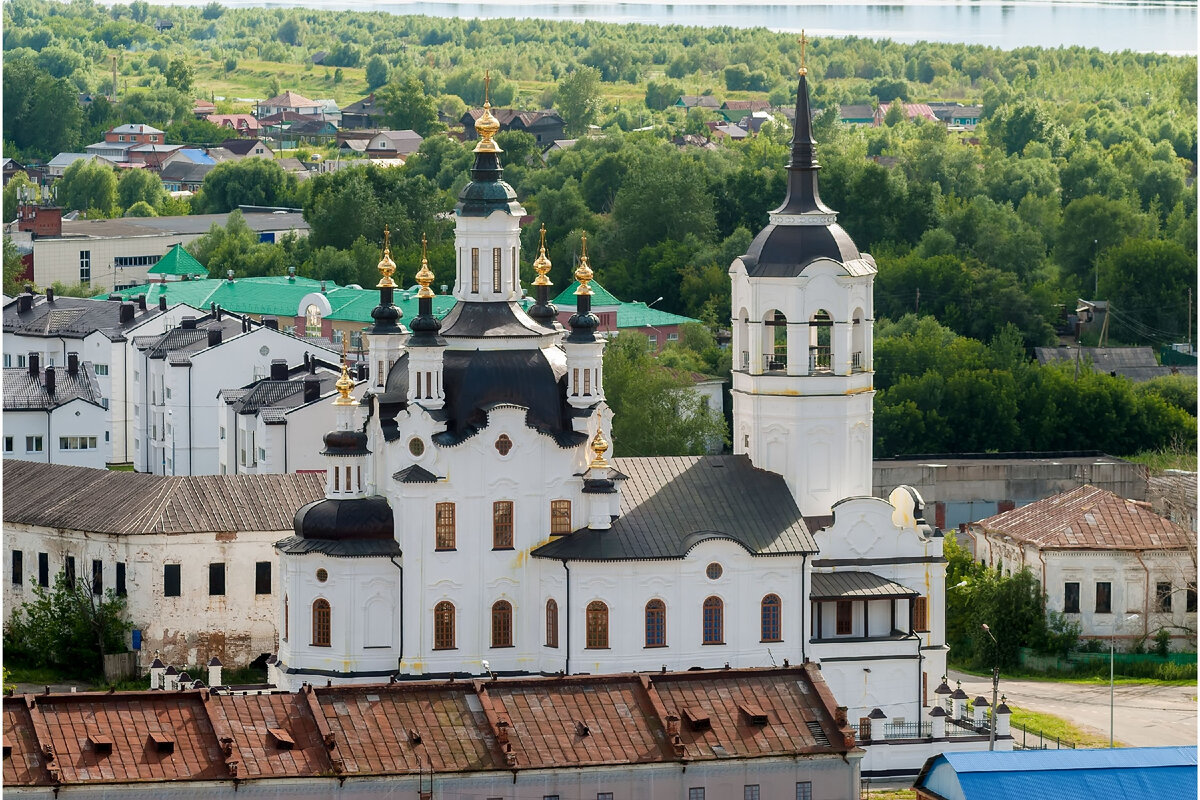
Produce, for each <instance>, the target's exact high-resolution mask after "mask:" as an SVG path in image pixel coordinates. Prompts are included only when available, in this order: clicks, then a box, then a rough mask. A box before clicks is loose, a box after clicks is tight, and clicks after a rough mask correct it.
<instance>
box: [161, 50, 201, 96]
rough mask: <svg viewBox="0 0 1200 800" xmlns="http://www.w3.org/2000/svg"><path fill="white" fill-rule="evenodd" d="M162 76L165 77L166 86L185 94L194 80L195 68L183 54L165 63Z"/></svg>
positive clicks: (190, 88)
mask: <svg viewBox="0 0 1200 800" xmlns="http://www.w3.org/2000/svg"><path fill="white" fill-rule="evenodd" d="M163 76H164V77H165V78H166V79H167V86H170V87H171V88H172V89H178V90H179V91H181V92H183V93H184V94H187V93H188V92H190V91H191V90H192V84H193V83H194V82H195V80H196V70H195V69H194V68H193V67H192V65H191V63H189V62H188V61H187V60H186V59H184V58H183V56H176V57H175V58H172V59H171V63H169V64H167V68H166V70H165V71H164V72H163Z"/></svg>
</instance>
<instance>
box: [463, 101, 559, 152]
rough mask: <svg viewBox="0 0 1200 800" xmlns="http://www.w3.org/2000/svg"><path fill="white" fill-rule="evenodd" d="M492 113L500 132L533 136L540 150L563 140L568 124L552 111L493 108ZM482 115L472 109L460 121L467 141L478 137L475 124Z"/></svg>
mask: <svg viewBox="0 0 1200 800" xmlns="http://www.w3.org/2000/svg"><path fill="white" fill-rule="evenodd" d="M491 113H492V115H493V117H494V118H495V119H496V121H497V122H499V123H500V130H502V131H524V132H525V133H528V134H530V135H531V136H533V138H534V139H535V140H536V141H537V144H538V147H539V148H543V149H544V148H546V147H549V146H550V145H551V144H552V143H553V142H555V141H557V140H559V139H561V138H563V128H564V127H565V125H566V123H565V122H563V118H562V117H560V116H559V115H558V112H557V111H554V110H552V109H547V110H545V111H519V110H516V109H512V108H493V109H491ZM482 114H483V111H482V110H480V109H477V108H472V109H469V110H467V111H466V113H464V114H463V115H462V117H461V118H460V119H459V123H460V124H461V125H462V126H463V135H464V137H465V138H466V140H467V141H474V140H475V139H476V138H477V137H478V134H477V133H476V132H475V123H476V121H478V119H479V118H480V116H482Z"/></svg>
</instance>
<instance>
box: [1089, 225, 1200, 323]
mask: <svg viewBox="0 0 1200 800" xmlns="http://www.w3.org/2000/svg"><path fill="white" fill-rule="evenodd" d="M1195 285H1196V256H1195V254H1194V253H1189V252H1188V251H1187V250H1185V249H1184V248H1183V247H1182V246H1181V245H1179V244H1178V243H1176V242H1169V241H1164V240H1162V239H1127V240H1126V241H1125V242H1123V243H1122V244H1119V245H1117V246H1116V247H1114V248H1112V249H1111V250H1109V251H1107V252H1105V253H1104V255H1103V256H1102V257H1101V259H1100V296H1101V297H1105V298H1110V300H1111V308H1112V310H1111V311H1110V314H1111V318H1110V319H1109V334H1110V335H1111V336H1112V337H1113V338H1114V339H1117V340H1118V341H1123V342H1130V343H1140V344H1150V343H1154V344H1171V343H1173V342H1186V341H1189V340H1193V341H1194V334H1193V333H1192V331H1189V330H1188V316H1189V311H1190V312H1191V315H1190V316H1191V320H1192V324H1193V328H1192V330H1195V323H1196V314H1195V295H1194V290H1195ZM1189 289H1191V290H1192V291H1193V294H1192V295H1191V308H1190V309H1189V294H1188V290H1189Z"/></svg>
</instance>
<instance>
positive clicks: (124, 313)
mask: <svg viewBox="0 0 1200 800" xmlns="http://www.w3.org/2000/svg"><path fill="white" fill-rule="evenodd" d="M135 313H137V305H136V304H134V303H121V322H122V324H124V323H126V322H133V315H134V314H135Z"/></svg>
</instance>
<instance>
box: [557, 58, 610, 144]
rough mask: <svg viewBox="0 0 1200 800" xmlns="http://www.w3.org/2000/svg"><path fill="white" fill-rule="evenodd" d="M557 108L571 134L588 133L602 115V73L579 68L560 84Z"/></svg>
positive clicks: (560, 81) (591, 69) (593, 68)
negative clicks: (589, 127)
mask: <svg viewBox="0 0 1200 800" xmlns="http://www.w3.org/2000/svg"><path fill="white" fill-rule="evenodd" d="M554 102H555V107H556V108H557V109H558V113H559V114H561V115H562V118H563V122H565V123H566V129H567V131H568V132H569V133H573V134H582V133H587V129H588V126H589V125H591V124H593V123H595V121H596V117H597V116H598V114H599V113H600V71H599V70H597V69H596V68H595V67H579V68H578V69H576V70H574V71H573V72H571V73H569V74H567V75H566V77H564V78H562V79H561V80H559V82H558V91H557V94H556V96H555V101H554Z"/></svg>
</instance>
